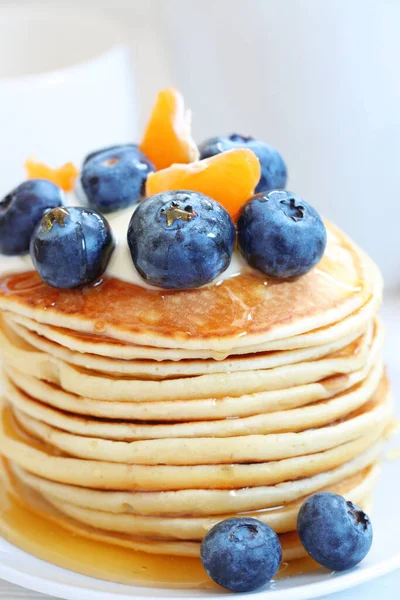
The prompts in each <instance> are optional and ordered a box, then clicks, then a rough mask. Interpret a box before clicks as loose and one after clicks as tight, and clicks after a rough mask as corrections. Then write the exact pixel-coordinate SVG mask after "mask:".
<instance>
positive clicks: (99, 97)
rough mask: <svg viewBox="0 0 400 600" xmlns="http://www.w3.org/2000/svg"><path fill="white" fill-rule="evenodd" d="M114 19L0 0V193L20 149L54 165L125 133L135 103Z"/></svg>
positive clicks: (127, 136)
mask: <svg viewBox="0 0 400 600" xmlns="http://www.w3.org/2000/svg"><path fill="white" fill-rule="evenodd" d="M123 40H124V32H123V30H122V29H121V26H120V25H117V24H115V23H113V22H111V21H110V20H109V19H108V18H106V17H105V16H104V15H101V14H97V13H96V11H90V12H86V11H84V10H81V9H80V8H79V9H78V8H77V9H76V10H74V9H68V8H60V6H57V7H55V6H53V7H52V6H50V5H48V4H47V5H46V6H44V5H40V4H38V5H31V4H30V5H25V6H22V7H2V8H0V132H1V133H0V135H1V143H0V197H1V196H2V195H3V194H5V193H7V192H8V191H9V190H10V189H11V187H12V186H14V185H16V184H18V183H19V181H21V179H23V178H24V168H23V165H24V162H25V160H26V158H28V157H34V158H35V159H37V160H39V161H42V162H46V163H48V164H49V165H50V166H54V167H55V166H59V165H61V164H62V163H64V162H67V161H73V162H75V163H79V162H80V161H81V160H82V158H83V157H84V156H85V154H87V153H88V152H89V151H91V150H94V149H96V148H100V147H102V146H106V145H109V144H114V143H122V142H126V141H132V140H133V139H134V138H135V135H136V127H137V111H136V103H135V92H134V81H133V72H132V66H131V64H130V55H129V49H128V47H127V46H126V45H125V44H124V41H123Z"/></svg>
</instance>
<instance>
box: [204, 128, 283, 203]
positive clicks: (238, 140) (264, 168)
mask: <svg viewBox="0 0 400 600" xmlns="http://www.w3.org/2000/svg"><path fill="white" fill-rule="evenodd" d="M232 148H249V150H252V151H253V152H254V154H256V156H257V158H258V160H259V161H260V165H261V177H260V181H259V182H258V185H257V187H256V189H255V191H256V193H257V192H265V191H269V190H276V189H282V188H284V187H285V186H286V181H287V169H286V164H285V161H284V160H283V158H282V156H281V155H280V154H279V152H278V150H276V149H275V148H273V147H272V146H269V144H266V143H265V142H262V141H261V140H255V139H254V138H252V137H246V136H243V135H239V134H237V133H232V135H229V136H226V137H215V138H211V139H209V140H206V141H205V142H203V144H202V145H201V146H200V158H209V157H210V156H214V155H215V154H220V152H225V150H232Z"/></svg>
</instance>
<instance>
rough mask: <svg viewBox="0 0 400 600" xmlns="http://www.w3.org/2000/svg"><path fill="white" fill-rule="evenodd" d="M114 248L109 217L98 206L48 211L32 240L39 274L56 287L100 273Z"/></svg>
mask: <svg viewBox="0 0 400 600" xmlns="http://www.w3.org/2000/svg"><path fill="white" fill-rule="evenodd" d="M113 249H114V240H113V236H112V233H111V229H110V225H109V223H108V221H106V219H105V218H104V217H103V216H102V215H101V214H99V213H98V212H96V211H95V210H91V209H89V208H77V207H71V206H68V207H67V206H65V207H64V206H62V207H59V208H54V209H53V210H51V211H49V212H48V213H46V214H45V215H44V216H43V217H42V220H41V221H40V223H39V224H38V225H37V227H36V229H35V231H34V233H33V235H32V239H31V244H30V251H31V258H32V261H33V264H34V265H35V267H36V269H37V271H38V273H39V275H40V277H41V278H42V279H43V281H45V282H46V283H48V284H49V285H52V286H53V287H56V288H74V287H78V286H81V285H87V284H89V283H91V282H93V281H95V280H96V279H98V278H99V277H101V275H102V274H103V273H104V271H105V269H106V267H107V264H108V261H109V260H110V257H111V254H112V251H113Z"/></svg>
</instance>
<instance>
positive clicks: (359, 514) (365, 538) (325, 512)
mask: <svg viewBox="0 0 400 600" xmlns="http://www.w3.org/2000/svg"><path fill="white" fill-rule="evenodd" d="M297 532H298V534H299V537H300V540H301V543H302V544H303V546H304V548H305V549H306V550H307V552H308V553H309V554H310V556H311V557H312V558H313V559H314V560H316V561H317V562H318V563H319V564H320V565H322V566H323V567H326V568H327V569H332V570H333V571H344V570H346V569H351V568H352V567H354V566H355V565H358V563H359V562H361V561H362V560H363V558H364V557H365V556H366V555H367V554H368V552H369V549H370V548H371V544H372V525H371V521H370V520H369V518H368V516H367V515H366V514H365V513H364V512H363V511H362V510H361V508H359V507H358V506H355V505H354V504H352V503H351V502H347V501H346V500H345V498H343V497H342V496H338V495H337V494H332V493H330V492H320V493H318V494H314V495H313V496H311V497H310V498H308V499H307V500H306V501H305V502H304V504H303V506H302V507H301V509H300V511H299V515H298V519H297Z"/></svg>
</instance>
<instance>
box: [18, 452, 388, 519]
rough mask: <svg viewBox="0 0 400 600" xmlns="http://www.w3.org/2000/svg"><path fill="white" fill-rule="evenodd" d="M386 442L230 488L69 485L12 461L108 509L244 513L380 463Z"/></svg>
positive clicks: (64, 492)
mask: <svg viewBox="0 0 400 600" xmlns="http://www.w3.org/2000/svg"><path fill="white" fill-rule="evenodd" d="M382 448H383V441H379V442H378V443H376V444H374V445H373V446H371V447H370V448H369V449H368V450H366V451H365V452H363V453H362V454H360V455H359V456H357V457H356V458H354V459H353V460H350V461H349V462H347V463H344V464H342V465H340V466H339V467H337V468H335V469H331V470H329V471H326V472H323V473H319V474H318V475H314V476H312V477H304V478H301V479H297V480H289V481H285V482H283V483H279V484H277V485H271V486H262V487H252V488H241V489H238V490H235V492H234V493H232V491H231V490H221V489H215V490H200V489H199V490H196V489H193V490H179V491H175V492H132V491H128V492H119V491H107V490H96V489H87V488H84V487H78V486H73V485H66V484H62V483H57V482H54V481H50V480H48V479H43V478H42V477H38V476H37V475H33V474H32V473H29V472H28V471H25V470H24V469H21V468H20V467H18V466H17V465H15V464H14V465H12V466H11V468H12V471H13V472H14V473H15V474H16V476H17V477H18V478H19V479H20V480H21V481H23V482H24V483H26V484H27V485H29V486H30V487H31V488H33V489H35V490H36V491H37V492H39V493H41V494H42V495H43V496H45V497H49V496H51V497H52V498H54V499H56V500H60V501H62V502H67V503H68V504H74V505H76V506H80V507H82V508H89V509H94V510H99V511H105V512H109V513H115V514H120V513H125V514H130V513H134V514H137V515H143V516H201V515H209V514H210V512H212V514H214V515H219V514H228V513H241V512H246V511H252V510H253V511H254V510H261V509H266V508H272V507H276V506H281V505H286V504H287V503H289V502H294V501H296V500H299V499H300V498H302V497H304V496H309V495H311V494H313V493H315V492H317V491H318V490H321V489H322V488H328V487H331V486H333V485H335V484H337V483H340V482H341V481H344V480H346V479H347V478H349V477H351V476H352V475H354V474H356V473H359V472H360V471H363V470H364V469H365V468H366V467H369V466H371V465H372V464H374V463H376V461H377V460H378V458H379V456H380V453H381V451H382Z"/></svg>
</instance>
